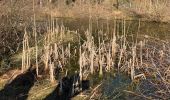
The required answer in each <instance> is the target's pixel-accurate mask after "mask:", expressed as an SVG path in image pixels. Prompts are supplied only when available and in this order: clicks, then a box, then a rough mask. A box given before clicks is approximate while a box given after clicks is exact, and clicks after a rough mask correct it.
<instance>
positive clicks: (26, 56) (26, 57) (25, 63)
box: [22, 29, 31, 72]
mask: <svg viewBox="0 0 170 100" xmlns="http://www.w3.org/2000/svg"><path fill="white" fill-rule="evenodd" d="M22 44H23V52H22V72H24V71H26V70H27V69H28V68H29V67H30V64H31V62H30V54H31V53H30V47H29V37H28V34H27V32H26V29H25V34H24V38H23V43H22Z"/></svg>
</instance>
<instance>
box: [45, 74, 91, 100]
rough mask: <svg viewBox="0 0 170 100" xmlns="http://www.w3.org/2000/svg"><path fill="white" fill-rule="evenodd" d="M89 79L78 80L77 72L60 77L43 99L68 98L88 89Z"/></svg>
mask: <svg viewBox="0 0 170 100" xmlns="http://www.w3.org/2000/svg"><path fill="white" fill-rule="evenodd" d="M89 86H90V82H89V80H82V81H80V77H79V74H78V73H77V74H74V75H72V76H70V77H69V76H66V77H64V78H62V79H61V80H60V82H59V84H58V86H57V87H56V88H55V90H54V91H53V92H52V93H51V94H49V95H48V96H47V97H46V98H45V99H44V100H70V99H71V98H72V97H74V96H76V95H78V94H79V93H81V92H83V91H84V90H87V89H89Z"/></svg>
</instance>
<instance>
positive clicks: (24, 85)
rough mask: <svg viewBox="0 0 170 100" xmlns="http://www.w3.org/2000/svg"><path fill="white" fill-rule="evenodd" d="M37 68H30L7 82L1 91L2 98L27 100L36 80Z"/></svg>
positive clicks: (2, 99)
mask: <svg viewBox="0 0 170 100" xmlns="http://www.w3.org/2000/svg"><path fill="white" fill-rule="evenodd" d="M36 79H37V77H36V70H35V69H29V70H28V71H26V72H25V73H23V74H20V75H18V76H17V77H16V78H15V79H13V80H12V81H11V82H9V83H7V84H6V85H5V87H4V89H2V90H1V91H0V100H26V99H27V97H28V92H29V90H30V89H31V87H32V86H33V85H34V83H35V81H36Z"/></svg>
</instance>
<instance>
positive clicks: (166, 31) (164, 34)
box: [57, 18, 170, 41]
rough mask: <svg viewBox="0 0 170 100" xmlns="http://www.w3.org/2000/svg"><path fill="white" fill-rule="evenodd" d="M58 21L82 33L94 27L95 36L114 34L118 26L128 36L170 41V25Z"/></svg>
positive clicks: (67, 19) (68, 19) (111, 21)
mask: <svg viewBox="0 0 170 100" xmlns="http://www.w3.org/2000/svg"><path fill="white" fill-rule="evenodd" d="M57 21H58V23H59V24H63V25H64V26H65V27H67V28H68V29H69V30H78V31H79V32H80V33H83V32H85V31H86V30H87V29H89V25H90V26H91V27H92V32H93V34H96V33H97V32H98V31H99V30H102V31H104V32H109V33H112V32H113V31H114V27H115V25H116V30H117V31H119V33H120V34H123V32H122V31H123V30H122V29H125V30H126V31H125V32H126V34H128V35H136V34H138V35H139V36H140V35H148V36H151V37H155V38H159V39H161V40H166V41H170V23H158V22H146V21H139V20H131V21H130V20H127V21H123V20H102V19H95V20H89V19H71V18H59V19H57ZM89 23H90V24H89ZM115 23H116V24H115ZM124 26H125V28H124Z"/></svg>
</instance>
